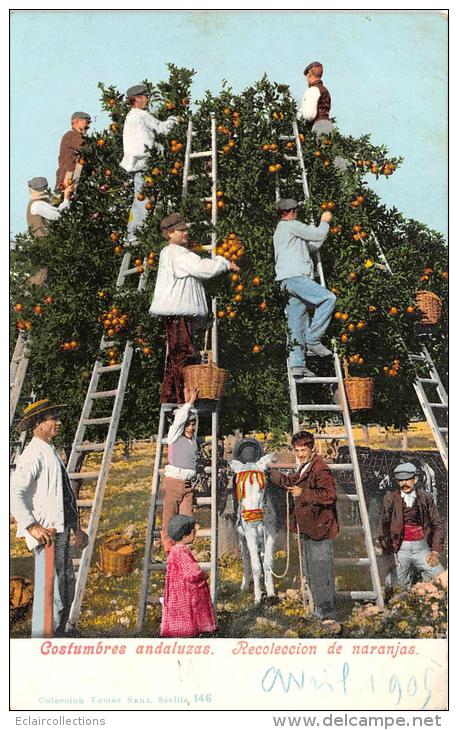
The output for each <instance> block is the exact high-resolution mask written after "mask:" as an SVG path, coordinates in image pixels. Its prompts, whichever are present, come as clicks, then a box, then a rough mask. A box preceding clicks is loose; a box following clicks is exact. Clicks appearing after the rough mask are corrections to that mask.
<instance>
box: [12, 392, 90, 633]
mask: <svg viewBox="0 0 458 730" xmlns="http://www.w3.org/2000/svg"><path fill="white" fill-rule="evenodd" d="M62 407H63V406H61V405H53V404H52V403H50V401H49V400H48V399H47V398H44V399H42V400H39V401H36V402H35V403H31V404H30V405H29V406H27V408H26V409H25V410H24V414H23V417H22V420H21V422H20V423H19V425H18V428H19V429H20V430H23V429H27V430H28V431H32V432H33V438H32V440H31V441H30V443H29V444H28V445H27V447H26V448H25V449H24V451H23V452H22V454H21V455H20V456H19V457H18V460H17V462H16V469H15V471H14V472H13V475H12V478H11V512H12V514H13V516H14V518H15V519H16V521H17V526H18V529H17V534H18V537H25V540H26V543H27V547H28V548H29V550H31V551H32V552H33V555H34V560H35V585H34V597H33V611H32V637H34V638H38V637H43V636H64V635H65V628H66V624H67V619H68V616H69V613H70V607H71V605H72V601H73V596H74V592H75V576H74V572H73V564H72V559H71V554H70V546H71V545H74V546H75V547H78V548H81V549H83V548H84V547H85V546H86V543H87V535H86V533H85V532H83V531H82V530H80V529H79V526H78V513H77V509H76V500H75V496H74V494H73V491H72V487H71V484H70V480H69V478H68V475H67V472H66V469H65V466H64V464H63V462H62V460H61V458H60V456H59V454H58V452H57V450H56V449H55V447H54V446H53V445H52V443H51V442H52V440H53V438H55V436H57V434H58V433H59V429H60V419H59V412H60V409H61V408H62Z"/></svg>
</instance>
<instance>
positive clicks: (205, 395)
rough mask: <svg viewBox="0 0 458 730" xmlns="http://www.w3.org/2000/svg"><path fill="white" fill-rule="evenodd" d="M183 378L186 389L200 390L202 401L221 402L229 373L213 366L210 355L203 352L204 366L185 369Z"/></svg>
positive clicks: (192, 366) (190, 366) (189, 366)
mask: <svg viewBox="0 0 458 730" xmlns="http://www.w3.org/2000/svg"><path fill="white" fill-rule="evenodd" d="M183 378H184V384H185V387H186V388H197V389H198V390H199V398H200V399H203V400H219V399H220V398H221V396H222V395H223V392H224V386H225V385H226V383H227V381H228V380H229V372H228V371H227V370H223V368H218V367H216V365H213V363H212V361H211V355H210V353H207V352H203V353H202V364H201V365H188V366H187V367H185V368H183Z"/></svg>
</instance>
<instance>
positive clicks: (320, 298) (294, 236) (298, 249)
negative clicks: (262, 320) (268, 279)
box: [274, 198, 336, 378]
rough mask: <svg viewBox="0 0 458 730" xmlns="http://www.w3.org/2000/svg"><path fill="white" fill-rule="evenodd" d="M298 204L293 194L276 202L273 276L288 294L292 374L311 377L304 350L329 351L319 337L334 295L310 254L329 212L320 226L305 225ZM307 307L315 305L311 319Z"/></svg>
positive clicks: (321, 239) (322, 236)
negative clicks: (316, 278) (317, 274)
mask: <svg viewBox="0 0 458 730" xmlns="http://www.w3.org/2000/svg"><path fill="white" fill-rule="evenodd" d="M297 205H298V204H297V202H296V201H295V200H293V199H292V198H282V199H280V200H277V202H276V204H275V207H276V208H277V210H278V216H279V222H278V225H277V228H276V230H275V233H274V249H275V273H276V276H275V278H276V280H277V281H278V282H279V283H280V286H281V288H282V289H284V290H285V291H286V292H288V294H289V301H288V304H287V306H286V316H287V317H288V327H289V330H290V338H291V343H294V344H293V348H292V350H291V352H290V354H289V366H290V369H291V375H292V376H293V377H294V378H303V377H308V378H312V377H314V373H312V371H311V370H309V369H308V368H307V367H306V366H305V356H306V352H305V350H307V353H308V354H312V355H318V356H319V357H328V356H329V355H332V352H331V350H328V349H327V348H326V347H325V346H324V345H322V343H321V338H322V337H323V335H324V333H325V332H326V329H327V327H328V325H329V322H330V321H331V315H332V312H333V310H334V304H335V301H336V298H335V296H334V294H333V293H332V292H330V291H329V290H328V289H326V287H324V286H321V284H318V283H317V282H316V281H314V278H313V274H314V268H313V261H312V257H311V255H310V254H311V253H312V252H314V251H318V249H319V248H321V246H322V245H323V243H324V240H325V238H326V236H327V234H328V231H329V221H330V220H331V218H332V215H331V213H329V212H328V211H326V212H325V213H323V214H322V216H321V221H320V225H319V226H313V225H306V224H305V223H301V222H300V221H298V220H297ZM310 307H314V313H313V318H312V319H310V317H309V308H310Z"/></svg>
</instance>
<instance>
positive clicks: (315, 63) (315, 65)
mask: <svg viewBox="0 0 458 730" xmlns="http://www.w3.org/2000/svg"><path fill="white" fill-rule="evenodd" d="M312 68H323V64H322V63H320V62H319V61H312V63H309V65H308V66H306V67H305V68H304V76H305V74H307V73H308V72H309V71H310V69H312Z"/></svg>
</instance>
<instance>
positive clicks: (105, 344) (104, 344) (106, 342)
mask: <svg viewBox="0 0 458 730" xmlns="http://www.w3.org/2000/svg"><path fill="white" fill-rule="evenodd" d="M115 345H116V342H115V341H114V340H102V342H101V343H100V349H101V350H106V349H107V348H108V347H114V346H115Z"/></svg>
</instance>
